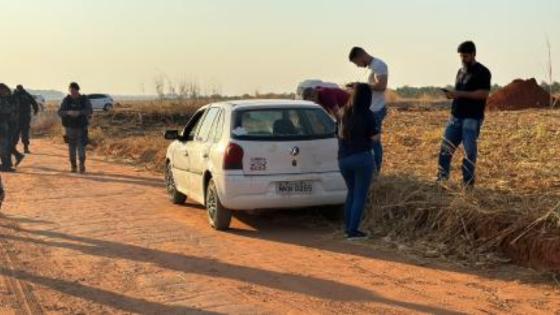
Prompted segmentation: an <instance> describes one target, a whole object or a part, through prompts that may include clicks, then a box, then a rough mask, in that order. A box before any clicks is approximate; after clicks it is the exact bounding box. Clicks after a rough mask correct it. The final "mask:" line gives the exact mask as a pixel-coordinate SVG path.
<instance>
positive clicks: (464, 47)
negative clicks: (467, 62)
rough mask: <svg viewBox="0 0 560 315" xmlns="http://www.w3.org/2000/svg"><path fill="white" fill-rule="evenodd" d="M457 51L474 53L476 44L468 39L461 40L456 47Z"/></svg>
mask: <svg viewBox="0 0 560 315" xmlns="http://www.w3.org/2000/svg"><path fill="white" fill-rule="evenodd" d="M457 52H458V53H460V54H474V53H476V45H475V44H474V43H473V42H472V41H470V40H469V41H466V42H463V43H461V45H459V47H458V48H457Z"/></svg>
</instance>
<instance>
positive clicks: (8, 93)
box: [0, 83, 24, 172]
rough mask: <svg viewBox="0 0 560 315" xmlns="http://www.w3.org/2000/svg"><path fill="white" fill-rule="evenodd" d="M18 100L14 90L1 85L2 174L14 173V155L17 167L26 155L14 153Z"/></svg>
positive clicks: (0, 136) (0, 143) (0, 152)
mask: <svg viewBox="0 0 560 315" xmlns="http://www.w3.org/2000/svg"><path fill="white" fill-rule="evenodd" d="M17 106H18V105H17V100H16V99H15V98H14V96H13V94H12V90H11V89H10V88H9V87H8V86H7V85H6V84H3V83H0V160H1V161H2V167H1V168H0V171H2V172H14V171H15V169H14V168H13V167H12V154H14V155H15V156H16V165H17V164H19V163H20V162H21V161H22V159H23V157H24V155H23V154H21V153H19V152H17V151H15V152H14V145H13V144H14V141H13V137H14V131H15V130H16V129H17V122H18V115H17Z"/></svg>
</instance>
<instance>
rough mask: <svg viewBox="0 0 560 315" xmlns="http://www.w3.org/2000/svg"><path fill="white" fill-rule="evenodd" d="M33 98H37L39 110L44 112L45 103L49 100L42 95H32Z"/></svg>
mask: <svg viewBox="0 0 560 315" xmlns="http://www.w3.org/2000/svg"><path fill="white" fill-rule="evenodd" d="M32 96H33V99H35V102H37V105H39V111H40V112H42V111H44V110H45V105H46V104H47V101H46V100H45V98H44V97H43V96H42V95H32Z"/></svg>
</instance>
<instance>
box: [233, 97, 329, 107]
mask: <svg viewBox="0 0 560 315" xmlns="http://www.w3.org/2000/svg"><path fill="white" fill-rule="evenodd" d="M222 104H224V105H226V106H231V107H233V108H234V109H243V108H267V107H320V106H319V105H317V104H315V103H313V102H309V101H304V100H292V99H250V100H233V101H226V102H223V103H222Z"/></svg>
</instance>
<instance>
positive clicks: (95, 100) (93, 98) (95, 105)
mask: <svg viewBox="0 0 560 315" xmlns="http://www.w3.org/2000/svg"><path fill="white" fill-rule="evenodd" d="M88 98H89V101H90V103H91V108H92V109H93V110H99V96H98V95H97V94H92V95H89V96H88Z"/></svg>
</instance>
